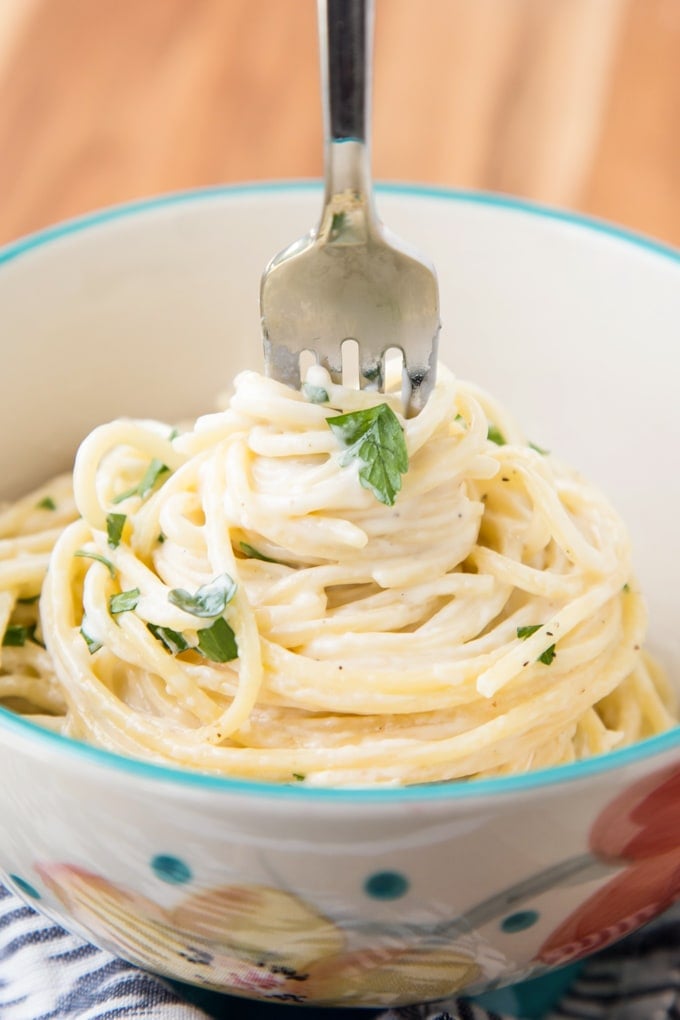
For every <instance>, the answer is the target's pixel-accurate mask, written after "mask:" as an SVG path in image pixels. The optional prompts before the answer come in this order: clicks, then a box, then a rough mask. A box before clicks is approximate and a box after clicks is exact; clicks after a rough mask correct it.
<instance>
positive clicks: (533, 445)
mask: <svg viewBox="0 0 680 1020" xmlns="http://www.w3.org/2000/svg"><path fill="white" fill-rule="evenodd" d="M527 445H528V446H529V449H531V450H535V451H536V453H540V454H542V455H543V456H544V457H547V456H548V454H549V453H550V450H544V449H543V447H542V446H539V445H538V444H537V443H528V444H527Z"/></svg>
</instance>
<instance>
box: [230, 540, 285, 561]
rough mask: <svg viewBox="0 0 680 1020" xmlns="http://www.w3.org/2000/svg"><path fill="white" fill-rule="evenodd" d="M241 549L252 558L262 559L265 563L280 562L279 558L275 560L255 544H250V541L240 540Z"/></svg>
mask: <svg viewBox="0 0 680 1020" xmlns="http://www.w3.org/2000/svg"><path fill="white" fill-rule="evenodd" d="M238 545H239V549H240V550H241V552H242V553H243V554H244V556H247V557H248V558H249V559H251V560H262V562H263V563H278V562H279V561H278V560H273V559H272V558H271V556H265V554H264V553H261V552H260V550H259V549H256V548H255V546H254V545H249V543H248V542H239V544H238Z"/></svg>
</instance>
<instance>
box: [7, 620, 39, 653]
mask: <svg viewBox="0 0 680 1020" xmlns="http://www.w3.org/2000/svg"><path fill="white" fill-rule="evenodd" d="M34 634H35V624H34V623H31V624H29V625H28V626H26V627H25V626H23V625H22V624H20V623H10V624H9V626H8V627H7V630H6V631H5V633H4V634H3V638H2V643H3V645H4V646H5V648H23V647H24V645H25V644H26V642H27V641H32V640H34V638H33V635H34ZM36 643H39V642H36Z"/></svg>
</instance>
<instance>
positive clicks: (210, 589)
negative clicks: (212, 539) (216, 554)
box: [168, 574, 236, 619]
mask: <svg viewBox="0 0 680 1020" xmlns="http://www.w3.org/2000/svg"><path fill="white" fill-rule="evenodd" d="M235 593H236V583H235V582H234V581H233V580H232V578H231V577H230V576H229V574H220V575H219V577H216V578H215V580H214V581H211V582H210V583H209V584H203V585H201V587H200V588H199V589H198V590H197V591H196V593H195V594H194V595H192V594H191V592H188V591H185V589H184V588H173V589H172V591H170V592H168V602H170V603H172V605H173V606H177V608H178V609H183V610H184V612H185V613H191V615H192V616H198V617H200V618H201V619H210V618H211V617H213V616H220V615H221V614H222V613H223V612H224V610H225V609H226V608H227V605H228V604H229V603H230V602H231V600H232V599H233V597H234V595H235Z"/></svg>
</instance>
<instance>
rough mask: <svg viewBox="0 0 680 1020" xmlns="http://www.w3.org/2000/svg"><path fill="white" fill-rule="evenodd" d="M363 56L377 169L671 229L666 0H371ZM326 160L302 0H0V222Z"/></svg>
mask: <svg viewBox="0 0 680 1020" xmlns="http://www.w3.org/2000/svg"><path fill="white" fill-rule="evenodd" d="M375 64H376V67H375V88H374V159H373V163H374V170H375V174H376V176H377V177H378V178H382V179H392V180H395V179H396V180H408V181H421V182H427V183H433V184H441V185H447V186H454V187H471V188H483V189H491V190H498V191H504V192H509V193H512V194H516V195H522V196H528V197H530V198H533V199H537V200H539V201H542V202H548V203H551V204H554V205H559V206H565V207H569V208H574V209H580V210H584V211H586V212H590V213H594V214H596V215H598V216H603V217H606V218H608V219H611V220H615V221H618V222H619V223H622V224H625V225H627V226H630V227H633V228H635V229H637V230H640V231H643V232H646V233H648V234H651V235H653V236H655V237H658V238H661V239H663V240H666V241H669V242H671V243H674V244H676V245H680V0H377V16H376V60H375ZM320 172H321V114H320V101H319V86H318V61H317V51H316V25H315V5H314V2H313V0H0V242H4V241H6V240H8V239H10V238H13V237H16V236H18V235H20V234H23V233H26V232H28V231H32V230H35V229H37V228H39V227H42V226H44V225H46V224H48V223H52V222H54V221H56V220H59V219H63V218H65V217H68V216H72V215H74V214H77V213H81V212H84V211H86V210H89V209H92V208H95V207H97V206H102V205H106V204H109V203H113V202H120V201H123V200H127V199H130V198H137V197H140V196H145V195H150V194H154V193H158V192H165V191H171V190H175V189H181V188H187V187H193V186H196V185H204V184H214V183H221V182H230V181H243V180H251V179H264V178H278V177H308V176H318V175H319V174H320Z"/></svg>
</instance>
